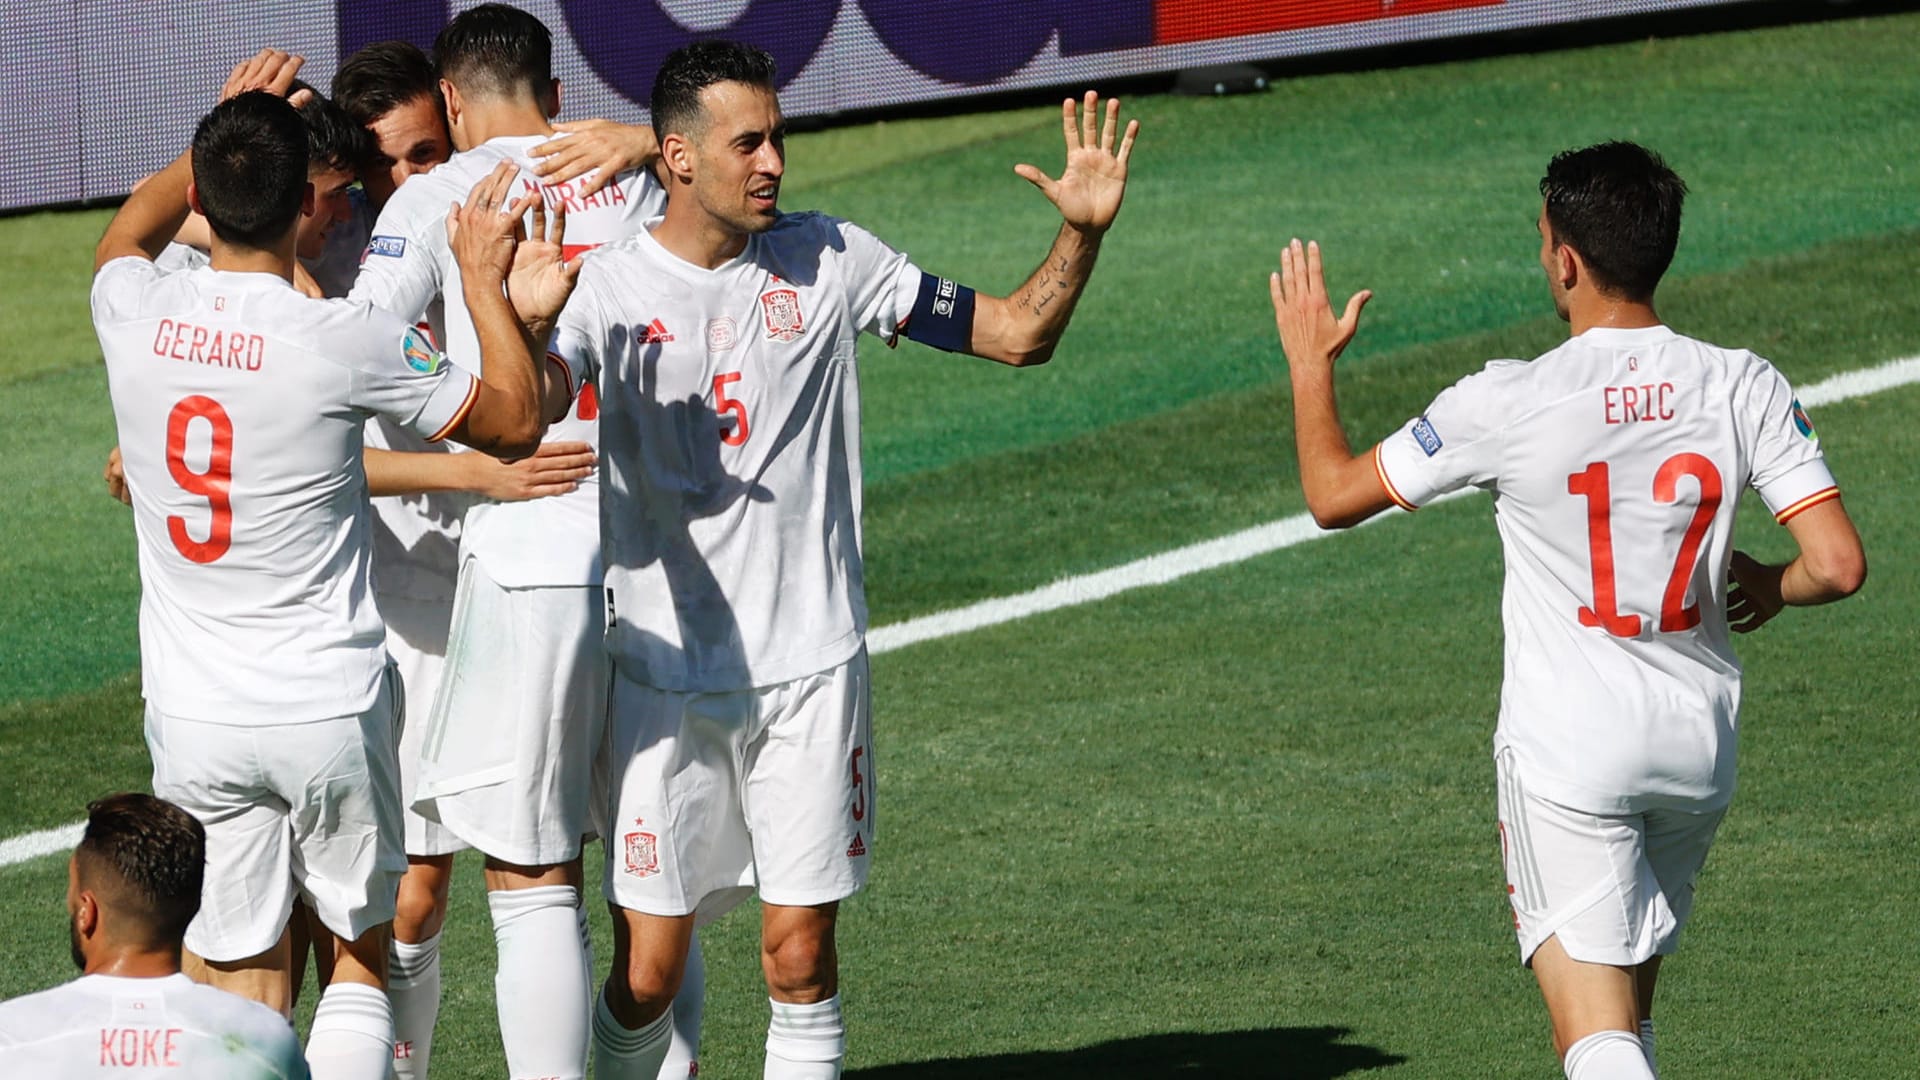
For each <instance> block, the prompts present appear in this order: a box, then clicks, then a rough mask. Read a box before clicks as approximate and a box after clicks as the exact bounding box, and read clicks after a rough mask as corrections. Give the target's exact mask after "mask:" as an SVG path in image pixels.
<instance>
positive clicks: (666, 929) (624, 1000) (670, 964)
mask: <svg viewBox="0 0 1920 1080" xmlns="http://www.w3.org/2000/svg"><path fill="white" fill-rule="evenodd" d="M612 912H613V969H612V971H611V973H609V975H608V976H607V994H606V997H607V1008H608V1009H609V1010H610V1011H612V1013H613V1016H614V1019H616V1020H618V1021H620V1024H621V1025H622V1026H623V1027H626V1028H628V1029H633V1028H638V1027H640V1026H642V1025H644V1024H648V1023H651V1022H652V1021H654V1020H657V1019H659V1018H660V1016H661V1015H662V1014H663V1013H665V1012H666V1011H667V1010H668V1009H670V1008H672V1007H673V996H674V995H675V994H677V993H679V992H680V980H681V979H682V978H684V977H685V976H686V971H687V946H688V943H689V942H690V940H691V939H692V936H693V917H692V916H691V915H687V916H679V917H671V918H668V917H656V916H650V915H642V914H639V913H637V912H632V911H626V910H623V909H621V908H619V907H617V906H615V907H612Z"/></svg>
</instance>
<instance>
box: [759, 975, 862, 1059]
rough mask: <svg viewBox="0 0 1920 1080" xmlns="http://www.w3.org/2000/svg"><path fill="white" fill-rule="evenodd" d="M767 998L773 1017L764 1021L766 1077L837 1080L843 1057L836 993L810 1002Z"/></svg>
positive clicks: (842, 1031)
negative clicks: (765, 1028) (765, 1027)
mask: <svg viewBox="0 0 1920 1080" xmlns="http://www.w3.org/2000/svg"><path fill="white" fill-rule="evenodd" d="M767 1001H768V1004H770V1005H772V1006H773V1018H772V1019H771V1020H769V1021H768V1023H767V1068H766V1080H837V1078H838V1077H839V1075H840V1061H841V1059H842V1058H844V1057H846V1056H847V1025H846V1024H845V1022H843V1021H842V1020H841V1019H840V995H838V994H835V995H834V996H832V997H830V998H828V999H827V1000H825V1001H822V1002H819V1003H818V1004H814V1005H795V1004H793V1003H791V1002H787V1001H774V1000H773V999H772V998H768V999H767Z"/></svg>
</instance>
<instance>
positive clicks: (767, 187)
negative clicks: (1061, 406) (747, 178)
mask: <svg viewBox="0 0 1920 1080" xmlns="http://www.w3.org/2000/svg"><path fill="white" fill-rule="evenodd" d="M747 201H748V202H750V203H752V204H753V208H754V209H755V210H758V211H760V212H761V213H772V212H773V208H774V206H775V204H777V203H778V202H779V201H780V185H779V184H777V183H776V184H764V185H762V186H760V187H757V188H748V189H747Z"/></svg>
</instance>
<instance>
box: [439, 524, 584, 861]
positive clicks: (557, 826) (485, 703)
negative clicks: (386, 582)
mask: <svg viewBox="0 0 1920 1080" xmlns="http://www.w3.org/2000/svg"><path fill="white" fill-rule="evenodd" d="M604 618H605V615H604V604H603V601H602V600H601V589H600V587H599V586H594V585H582V586H551V587H539V588H525V589H509V588H503V587H502V586H500V585H498V584H496V583H495V582H494V581H493V579H492V578H491V577H489V576H488V575H487V572H486V569H485V567H484V566H483V565H482V564H481V563H480V561H479V560H477V559H472V558H469V559H466V560H465V561H463V562H462V564H461V566H460V587H459V591H458V593H457V594H456V596H455V598H454V603H453V623H452V628H451V629H450V631H449V633H448V638H447V663H446V668H445V671H444V672H443V673H442V675H441V680H440V692H439V695H438V696H437V697H436V698H435V700H434V703H433V711H432V717H431V719H429V720H428V722H427V725H426V726H427V735H426V738H425V740H424V741H423V742H422V744H421V748H420V784H419V786H418V787H417V788H416V789H415V790H414V802H413V807H414V809H415V810H417V811H419V812H420V814H421V815H422V816H423V817H425V818H427V819H428V820H430V821H437V822H439V823H440V824H442V825H444V826H445V827H446V828H447V829H448V830H449V831H450V832H451V833H452V834H453V835H455V836H457V837H459V838H460V839H461V840H463V841H465V842H466V843H468V844H471V845H472V846H473V847H476V848H478V849H480V850H481V851H483V852H485V853H486V854H487V855H489V856H492V857H493V858H495V859H499V860H502V861H504V862H508V863H512V864H514V865H517V866H551V865H556V864H559V863H564V862H568V861H570V860H572V859H573V858H574V857H575V856H577V855H579V854H580V839H581V837H582V836H583V835H587V834H590V833H592V832H593V831H594V829H593V824H592V822H591V820H590V809H591V803H592V793H593V790H594V784H593V766H594V761H595V759H596V758H597V757H599V755H600V753H601V751H602V749H603V745H604V742H605V734H606V719H607V659H606V655H607V654H606V648H605V646H604V644H603V638H604V630H603V626H604V623H603V620H604Z"/></svg>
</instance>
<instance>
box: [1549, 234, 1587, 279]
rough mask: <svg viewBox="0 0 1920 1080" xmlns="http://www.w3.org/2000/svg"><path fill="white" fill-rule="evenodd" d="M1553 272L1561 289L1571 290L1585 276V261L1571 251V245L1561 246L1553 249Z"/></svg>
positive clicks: (1578, 254)
mask: <svg viewBox="0 0 1920 1080" xmlns="http://www.w3.org/2000/svg"><path fill="white" fill-rule="evenodd" d="M1553 272H1554V276H1555V278H1556V279H1557V280H1558V281H1559V282H1560V287H1561V288H1563V289H1571V288H1573V286H1574V283H1576V282H1578V281H1579V280H1580V279H1581V278H1584V277H1586V276H1587V264H1586V260H1585V259H1583V258H1581V257H1580V253H1579V252H1578V251H1575V250H1574V249H1573V245H1572V244H1561V245H1559V246H1558V247H1556V248H1554V249H1553Z"/></svg>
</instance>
